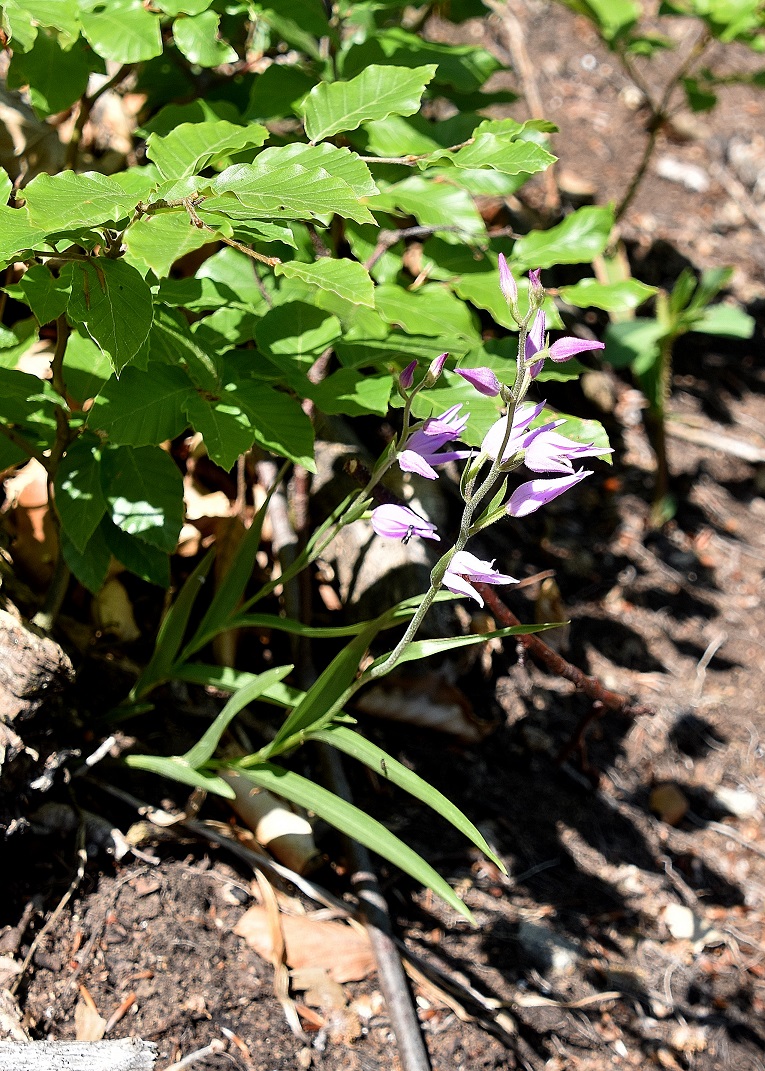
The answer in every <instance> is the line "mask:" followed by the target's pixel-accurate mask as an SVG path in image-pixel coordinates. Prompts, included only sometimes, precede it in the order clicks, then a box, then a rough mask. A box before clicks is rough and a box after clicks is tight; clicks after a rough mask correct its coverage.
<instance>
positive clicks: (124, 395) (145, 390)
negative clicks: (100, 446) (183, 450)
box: [88, 361, 196, 446]
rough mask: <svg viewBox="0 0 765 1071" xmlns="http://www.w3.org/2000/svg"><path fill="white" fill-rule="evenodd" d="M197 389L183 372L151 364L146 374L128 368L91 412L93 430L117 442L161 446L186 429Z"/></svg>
mask: <svg viewBox="0 0 765 1071" xmlns="http://www.w3.org/2000/svg"><path fill="white" fill-rule="evenodd" d="M191 395H196V392H195V390H194V387H193V385H192V383H191V381H190V380H189V377H188V376H187V375H186V373H185V372H183V371H182V369H180V368H178V367H174V366H171V365H166V364H160V363H159V362H157V361H149V363H148V364H147V366H146V369H145V371H143V370H140V369H138V368H131V367H128V368H126V369H125V370H124V372H123V373H122V375H121V376H120V378H119V379H116V378H115V377H112V378H111V379H110V380H109V382H108V383H107V384H106V386H105V387H104V389H103V390H102V391H101V393H100V394H99V396H98V398H97V399H96V402H95V404H94V405H93V407H92V408H91V410H90V412H89V413H88V425H89V427H91V428H93V429H94V430H95V429H98V430H99V431H105V432H107V434H108V435H109V438H110V440H111V441H112V442H113V443H117V444H122V445H126V446H158V445H159V444H160V443H163V442H165V441H166V440H168V439H174V438H175V436H176V435H180V433H181V432H182V431H183V430H184V428H185V427H186V418H185V416H184V413H183V407H184V405H185V404H186V402H187V401H188V399H189V397H190V396H191Z"/></svg>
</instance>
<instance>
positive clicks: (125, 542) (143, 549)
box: [88, 517, 170, 588]
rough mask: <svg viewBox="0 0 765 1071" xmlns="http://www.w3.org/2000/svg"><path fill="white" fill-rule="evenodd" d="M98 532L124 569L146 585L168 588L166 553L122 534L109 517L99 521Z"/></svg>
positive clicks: (167, 558)
mask: <svg viewBox="0 0 765 1071" xmlns="http://www.w3.org/2000/svg"><path fill="white" fill-rule="evenodd" d="M99 531H102V532H103V537H104V541H105V543H106V546H107V547H108V549H109V553H110V554H113V555H114V557H115V558H116V559H117V561H120V562H122V564H123V565H124V566H125V568H126V569H129V570H130V572H131V573H135V575H136V576H140V577H141V579H142V580H145V581H146V582H147V584H156V585H157V586H158V587H160V588H166V587H168V585H169V584H170V558H169V556H168V554H167V551H164V550H160V549H159V547H155V546H152V544H151V543H147V542H146V541H145V540H144V539H143V538H139V537H138V536H133V535H130V534H129V533H128V532H124V531H123V530H122V529H121V528H118V527H117V525H116V524H114V523H113V522H112V521H111V520H110V519H109V517H104V519H103V520H102V521H101V524H100V525H99ZM88 546H90V544H88Z"/></svg>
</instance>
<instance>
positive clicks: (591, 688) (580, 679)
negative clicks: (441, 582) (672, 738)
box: [475, 583, 652, 718]
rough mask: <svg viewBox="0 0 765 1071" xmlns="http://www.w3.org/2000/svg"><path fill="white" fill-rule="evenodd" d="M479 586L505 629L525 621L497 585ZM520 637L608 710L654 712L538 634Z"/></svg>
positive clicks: (531, 651) (558, 673)
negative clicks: (584, 669) (590, 673)
mask: <svg viewBox="0 0 765 1071" xmlns="http://www.w3.org/2000/svg"><path fill="white" fill-rule="evenodd" d="M475 587H476V588H477V590H478V591H479V592H480V594H481V596H482V597H483V599H484V601H485V603H486V605H487V607H488V608H489V610H491V612H492V614H493V615H494V617H495V618H496V620H497V622H498V623H499V624H500V625H501V626H502V627H503V628H506V627H507V626H509V625H520V624H521V621H520V620H519V619H518V618H517V617H516V616H515V614H514V613H513V612H512V610H508V608H507V607H506V606H505V604H504V603H503V602H502V600H501V599H500V598H499V596H498V595H497V593H496V591H495V590H494V588H493V587H491V586H490V585H489V584H479V583H477V584H476V585H475ZM517 639H518V642H519V643H520V644H521V646H522V647H524V648H525V649H526V650H527V651H528V653H529V654H530V655H531V656H532V658H535V659H536V660H537V661H539V662H541V663H542V664H543V665H544V666H545V668H546V669H549V670H550V672H551V673H554V674H555V675H556V676H558V677H563V678H564V679H565V680H567V681H571V683H572V684H573V685H574V687H575V688H576V690H577V691H578V692H582V693H583V694H584V695H586V696H588V697H589V698H590V699H592V700H593V701H595V702H597V703H600V704H602V705H603V706H604V707H605V708H606V709H608V710H613V711H616V712H619V713H622V714H628V715H629V716H630V717H633V718H636V717H639V716H641V715H644V714H651V713H652V711H651V710H650V709H649V708H648V707H644V706H641V705H639V704H636V703H634V702H633V701H632V700H631V699H630V698H629V697H628V696H625V695H620V694H619V692H612V691H611V690H610V689H609V688H606V686H605V685H604V684H601V682H600V681H599V680H598V679H597V677H588V676H587V674H586V673H583V672H582V670H581V669H579V668H578V667H577V666H574V665H572V664H571V663H570V662H567V661H566V659H565V658H562V657H561V656H560V655H559V654H558V653H557V652H556V651H553V649H552V648H551V647H548V646H547V644H546V643H545V642H544V641H543V640H540V639H539V637H538V636H533V635H527V636H518V637H517Z"/></svg>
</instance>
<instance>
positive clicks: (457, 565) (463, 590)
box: [441, 550, 518, 606]
mask: <svg viewBox="0 0 765 1071" xmlns="http://www.w3.org/2000/svg"><path fill="white" fill-rule="evenodd" d="M471 580H472V581H475V582H477V583H479V584H517V583H518V581H517V580H516V579H515V577H512V576H508V575H507V574H506V573H500V572H499V570H497V569H495V568H494V562H493V561H490V562H486V561H482V559H481V558H476V556H475V554H470V553H469V552H468V551H467V550H458V551H457V553H456V554H455V555H454V556H453V558H452V560H451V561H450V562H449V567H448V568H447V570H446V572H445V573H444V576H443V580H442V581H441V583H442V584H443V585H444V587H445V588H448V589H449V591H453V592H454V593H455V595H469V596H470V598H471V599H475V601H476V602H477V603H478V605H479V606H483V599H482V598H481V596H480V595H479V594H478V592H477V591H476V589H475V588H474V587H473V585H472V584H471Z"/></svg>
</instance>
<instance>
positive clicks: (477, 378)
mask: <svg viewBox="0 0 765 1071" xmlns="http://www.w3.org/2000/svg"><path fill="white" fill-rule="evenodd" d="M454 371H455V372H456V373H457V375H458V376H462V378H463V379H464V380H467V382H468V383H469V384H470V385H471V387H475V389H476V390H477V391H478V393H479V394H484V395H485V396H486V397H487V398H496V396H497V395H498V394H499V390H500V386H501V384H500V382H499V380H498V379H497V377H496V376H495V375H494V373H493V372H492V370H491V369H490V368H486V367H483V366H482V367H481V368H455V369H454Z"/></svg>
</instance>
